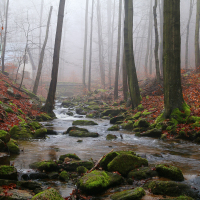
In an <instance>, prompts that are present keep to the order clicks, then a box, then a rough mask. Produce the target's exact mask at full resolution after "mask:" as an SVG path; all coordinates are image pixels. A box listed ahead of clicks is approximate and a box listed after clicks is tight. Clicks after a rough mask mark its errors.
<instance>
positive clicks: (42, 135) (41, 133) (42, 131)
mask: <svg viewBox="0 0 200 200" xmlns="http://www.w3.org/2000/svg"><path fill="white" fill-rule="evenodd" d="M46 134H47V129H46V128H41V129H37V130H36V131H35V133H34V135H33V136H34V138H45V136H46Z"/></svg>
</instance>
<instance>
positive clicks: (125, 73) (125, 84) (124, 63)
mask: <svg viewBox="0 0 200 200" xmlns="http://www.w3.org/2000/svg"><path fill="white" fill-rule="evenodd" d="M122 73H123V77H122V78H123V95H124V101H127V98H128V78H127V70H126V59H125V53H124V51H123V66H122Z"/></svg>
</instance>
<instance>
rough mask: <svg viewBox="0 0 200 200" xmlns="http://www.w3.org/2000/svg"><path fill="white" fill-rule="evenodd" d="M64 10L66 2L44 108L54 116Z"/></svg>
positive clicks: (62, 2) (60, 16) (62, 5)
mask: <svg viewBox="0 0 200 200" xmlns="http://www.w3.org/2000/svg"><path fill="white" fill-rule="evenodd" d="M64 9H65V0H60V5H59V10H58V21H57V29H56V38H55V46H54V55H53V67H52V72H51V82H50V87H49V92H48V96H47V100H46V103H45V105H44V107H43V110H44V111H46V112H47V113H49V114H52V115H54V113H53V108H54V103H55V95H56V86H57V78H58V66H59V57H60V44H61V38H62V27H63V18H64Z"/></svg>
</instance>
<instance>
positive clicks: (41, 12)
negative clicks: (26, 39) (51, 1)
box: [39, 0, 44, 62]
mask: <svg viewBox="0 0 200 200" xmlns="http://www.w3.org/2000/svg"><path fill="white" fill-rule="evenodd" d="M43 7H44V0H42V2H41V7H40V26H39V27H40V34H39V56H40V55H41V36H42V15H43ZM39 62H40V57H39Z"/></svg>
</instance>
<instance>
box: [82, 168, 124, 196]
mask: <svg viewBox="0 0 200 200" xmlns="http://www.w3.org/2000/svg"><path fill="white" fill-rule="evenodd" d="M122 181H123V178H122V177H121V176H120V175H118V174H116V173H109V172H105V171H97V170H95V171H92V172H91V173H88V174H86V175H84V176H83V177H82V178H80V179H79V181H78V188H79V189H81V190H82V191H83V192H84V193H87V194H98V193H101V192H102V191H105V190H106V189H108V188H109V187H112V186H115V185H119V184H121V183H122Z"/></svg>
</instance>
